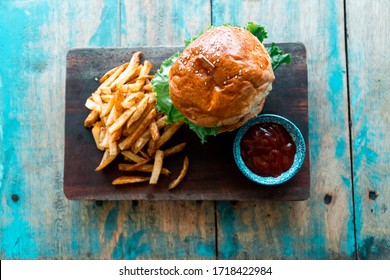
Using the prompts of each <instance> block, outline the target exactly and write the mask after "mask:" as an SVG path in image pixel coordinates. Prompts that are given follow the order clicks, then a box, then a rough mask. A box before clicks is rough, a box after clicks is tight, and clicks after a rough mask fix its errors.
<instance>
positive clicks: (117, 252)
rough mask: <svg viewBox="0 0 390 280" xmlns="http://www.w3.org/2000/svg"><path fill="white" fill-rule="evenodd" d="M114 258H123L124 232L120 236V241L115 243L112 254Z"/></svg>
mask: <svg viewBox="0 0 390 280" xmlns="http://www.w3.org/2000/svg"><path fill="white" fill-rule="evenodd" d="M111 257H112V259H113V260H118V259H122V258H123V234H122V233H121V234H120V235H119V238H118V243H117V244H116V245H115V247H114V250H113V251H112V255H111Z"/></svg>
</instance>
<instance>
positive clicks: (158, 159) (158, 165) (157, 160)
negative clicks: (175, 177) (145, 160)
mask: <svg viewBox="0 0 390 280" xmlns="http://www.w3.org/2000/svg"><path fill="white" fill-rule="evenodd" d="M163 160H164V152H163V151H161V150H157V151H156V154H155V156H154V165H153V171H152V174H151V176H150V180H149V184H151V185H154V184H157V181H158V177H159V176H160V173H161V169H162V166H163Z"/></svg>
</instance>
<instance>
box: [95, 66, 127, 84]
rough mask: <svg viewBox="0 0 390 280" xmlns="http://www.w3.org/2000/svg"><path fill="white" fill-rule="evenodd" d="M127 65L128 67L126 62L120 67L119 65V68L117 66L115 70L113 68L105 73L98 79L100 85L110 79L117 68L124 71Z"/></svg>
mask: <svg viewBox="0 0 390 280" xmlns="http://www.w3.org/2000/svg"><path fill="white" fill-rule="evenodd" d="M127 65H129V63H128V62H126V63H125V64H122V65H120V66H117V67H115V68H113V69H111V70H109V71H107V72H106V73H105V74H104V75H103V76H102V77H101V78H100V80H99V82H100V83H103V82H104V81H105V80H107V78H108V77H110V76H111V75H112V74H114V73H115V71H117V70H118V68H119V67H123V69H124V68H126V67H127Z"/></svg>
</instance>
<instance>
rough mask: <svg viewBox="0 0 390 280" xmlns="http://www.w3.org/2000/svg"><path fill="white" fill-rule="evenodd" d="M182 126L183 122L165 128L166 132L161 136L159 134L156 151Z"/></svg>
mask: <svg viewBox="0 0 390 280" xmlns="http://www.w3.org/2000/svg"><path fill="white" fill-rule="evenodd" d="M183 124H184V121H181V122H174V123H171V124H170V125H169V126H167V128H166V130H165V131H164V133H163V134H161V136H160V139H159V140H158V141H157V144H156V149H159V148H160V147H161V146H162V145H164V144H165V143H166V142H167V141H168V140H169V139H171V137H172V136H173V134H175V132H176V131H177V130H178V129H179V128H180V127H181V126H182V125H183Z"/></svg>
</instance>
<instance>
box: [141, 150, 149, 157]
mask: <svg viewBox="0 0 390 280" xmlns="http://www.w3.org/2000/svg"><path fill="white" fill-rule="evenodd" d="M139 153H140V154H141V156H143V157H144V158H150V157H149V156H148V154H147V153H145V152H144V151H142V150H141V151H139Z"/></svg>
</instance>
